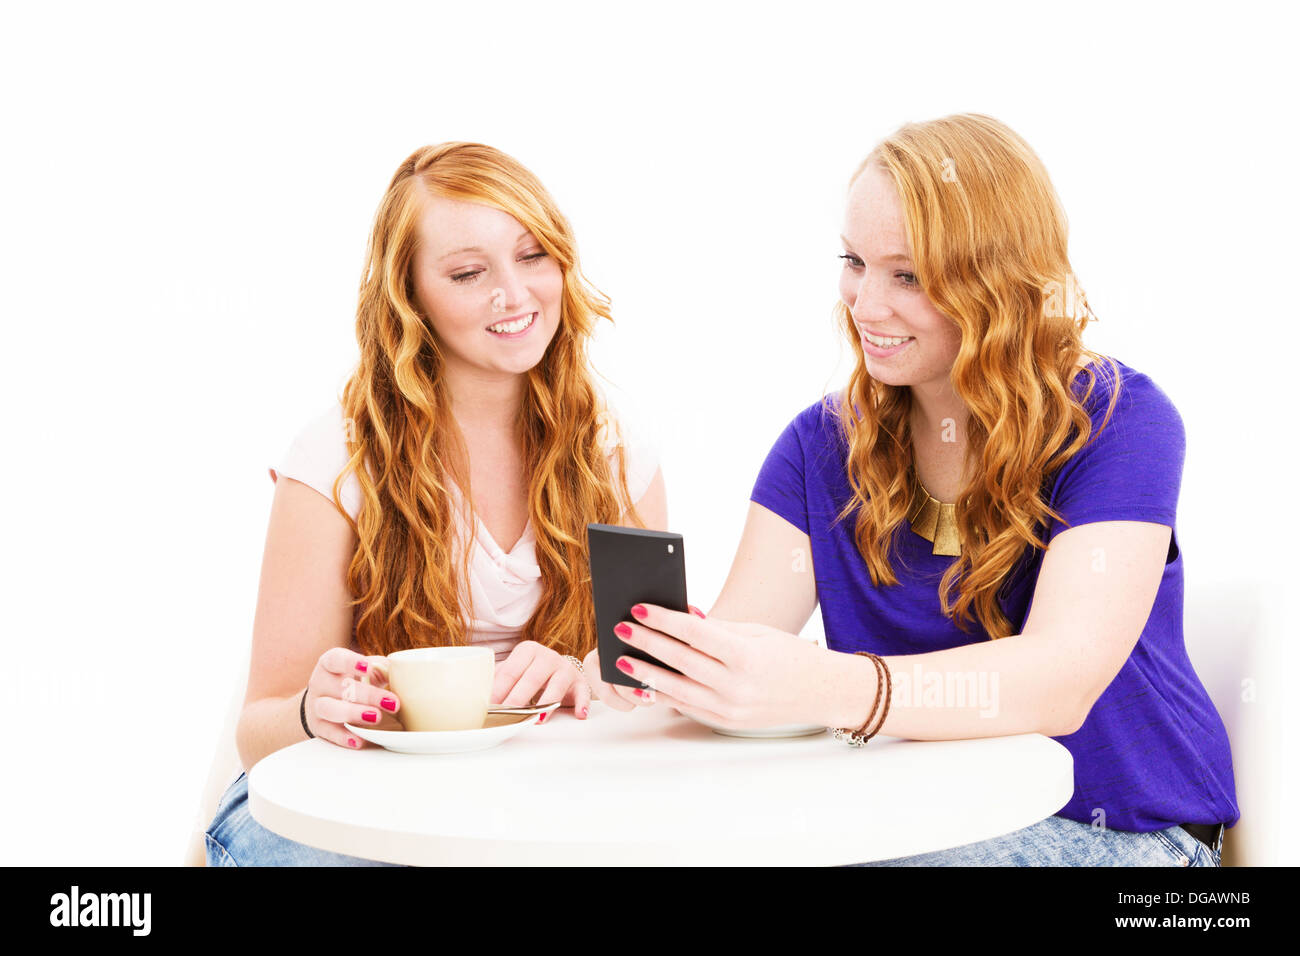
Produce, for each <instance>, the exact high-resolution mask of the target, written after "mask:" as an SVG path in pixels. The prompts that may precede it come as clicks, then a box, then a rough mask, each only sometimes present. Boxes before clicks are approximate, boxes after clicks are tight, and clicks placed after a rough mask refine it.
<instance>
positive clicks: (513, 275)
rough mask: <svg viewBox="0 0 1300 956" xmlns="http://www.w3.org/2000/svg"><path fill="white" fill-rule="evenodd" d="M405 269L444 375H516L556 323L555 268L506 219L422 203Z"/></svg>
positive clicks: (436, 201) (492, 212) (540, 351)
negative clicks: (440, 354) (429, 327)
mask: <svg viewBox="0 0 1300 956" xmlns="http://www.w3.org/2000/svg"><path fill="white" fill-rule="evenodd" d="M417 228H418V232H419V247H418V248H417V249H416V252H415V257H414V260H413V262H412V270H413V279H414V285H415V294H416V299H417V301H418V303H419V305H420V309H421V311H422V312H423V314H424V315H425V316H426V317H427V318H428V320H429V322H430V323H431V324H432V326H433V329H434V332H435V333H436V334H437V336H438V341H439V343H440V344H441V347H442V352H443V355H444V357H445V359H446V362H447V364H448V367H449V370H452V371H469V372H473V373H475V374H477V375H482V374H484V373H487V374H489V375H492V374H494V373H495V374H500V375H520V374H523V373H524V372H527V371H528V370H529V369H531V368H533V367H534V366H535V365H537V363H538V362H540V361H541V360H542V356H543V355H545V354H546V349H547V346H549V345H550V344H551V339H552V338H554V337H555V332H556V330H557V329H558V328H559V324H560V303H561V300H562V295H563V288H564V275H563V273H562V271H561V269H560V264H559V263H558V262H556V261H555V260H554V259H553V258H551V256H550V255H549V254H548V253H547V252H546V250H545V248H543V246H542V244H541V243H540V242H538V241H537V239H536V238H534V236H533V235H532V233H530V232H529V231H528V230H527V229H525V228H524V227H523V226H521V225H520V224H519V220H517V219H515V217H514V216H512V215H510V214H509V213H507V212H504V211H502V210H500V209H497V208H495V207H492V206H485V205H481V204H479V203H470V202H462V201H460V200H455V199H446V198H444V197H442V196H426V197H425V199H424V210H423V213H422V214H421V216H420V218H419V222H418V226H417Z"/></svg>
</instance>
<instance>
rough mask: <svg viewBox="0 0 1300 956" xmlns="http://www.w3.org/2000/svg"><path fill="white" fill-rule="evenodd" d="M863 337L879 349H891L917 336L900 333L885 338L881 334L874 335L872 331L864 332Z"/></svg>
mask: <svg viewBox="0 0 1300 956" xmlns="http://www.w3.org/2000/svg"><path fill="white" fill-rule="evenodd" d="M862 335H863V337H864V338H866V340H867V341H868V342H870V343H871V344H872V345H874V346H875V347H876V348H878V349H889V348H893V347H894V346H895V345H902V344H903V343H904V342H910V341H911V340H912V339H914V338H916V336H914V335H900V336H894V337H890V338H884V337H882V336H879V335H872V334H871V333H870V332H863V333H862Z"/></svg>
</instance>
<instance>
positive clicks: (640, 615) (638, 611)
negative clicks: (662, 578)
mask: <svg viewBox="0 0 1300 956" xmlns="http://www.w3.org/2000/svg"><path fill="white" fill-rule="evenodd" d="M632 616H633V617H634V618H636V619H637V620H638V621H644V620H645V619H646V618H648V617H649V616H650V612H649V611H647V610H646V609H645V605H644V604H635V605H633V606H632Z"/></svg>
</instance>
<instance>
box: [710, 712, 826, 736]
mask: <svg viewBox="0 0 1300 956" xmlns="http://www.w3.org/2000/svg"><path fill="white" fill-rule="evenodd" d="M686 716H687V717H690V718H691V720H693V721H695V722H696V723H697V724H703V725H704V726H705V727H708V728H709V729H710V730H711V731H713V732H714V733H715V734H721V735H722V736H724V737H752V738H755V739H763V740H772V739H776V738H778V737H811V736H812V735H813V734H824V733H826V728H825V727H822V726H821V725H820V724H786V725H784V726H782V727H752V728H749V729H745V730H737V729H735V728H732V727H719V726H718V725H717V724H711V723H709V722H708V721H707V720H704V719H702V718H700V717H693V716H691V715H690V714H687V715H686Z"/></svg>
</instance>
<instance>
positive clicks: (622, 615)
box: [587, 524, 688, 687]
mask: <svg viewBox="0 0 1300 956" xmlns="http://www.w3.org/2000/svg"><path fill="white" fill-rule="evenodd" d="M587 550H588V554H589V555H590V561H591V600H592V603H593V604H594V605H595V607H596V647H597V648H598V649H599V651H600V679H601V680H603V681H604V682H605V683H606V684H622V685H623V686H624V687H640V686H641V682H640V681H638V680H634V679H633V678H631V677H629V676H628V675H627V674H624V673H623V672H622V671H621V670H619V669H618V668H617V667H616V666H614V662H615V661H616V660H618V659H619V658H620V657H635V658H637V659H638V660H643V661H648V662H649V663H651V664H656V665H658V666H659V667H663V668H665V669H667V670H670V671H672V672H673V673H674V674H679V673H681V672H680V671H678V670H677V669H676V668H673V667H669V666H668V665H667V664H665V663H663V661H658V660H655V659H654V658H653V657H651V656H650V655H649V654H647V653H645V652H644V651H641V650H638V649H636V648H635V647H629V646H628V645H627V644H624V643H623V642H622V641H620V640H619V639H618V635H617V634H615V633H614V625H616V624H618V622H619V621H631V622H632V623H636V618H634V617H633V616H632V607H633V605H636V604H657V605H659V606H660V607H666V608H669V609H670V610H673V611H681V612H682V613H683V614H685V613H687V610H688V608H687V604H686V555H685V553H684V550H683V548H682V536H681V535H680V534H672V533H670V532H667V531H645V530H643V529H641V528H621V527H618V526H617V525H610V524H589V525H587Z"/></svg>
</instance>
